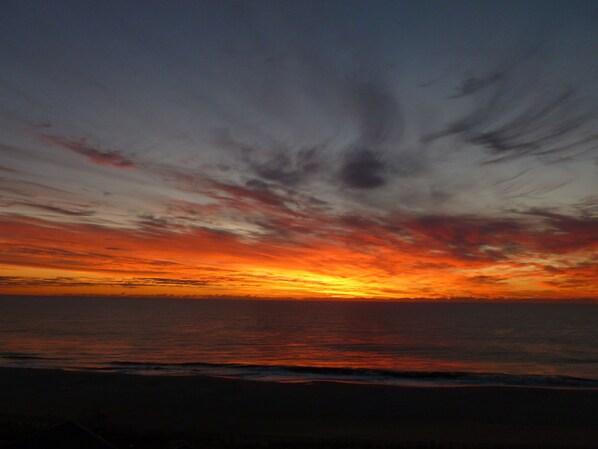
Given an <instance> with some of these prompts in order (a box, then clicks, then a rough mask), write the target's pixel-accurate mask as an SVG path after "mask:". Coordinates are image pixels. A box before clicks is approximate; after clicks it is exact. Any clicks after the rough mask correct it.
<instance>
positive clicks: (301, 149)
mask: <svg viewBox="0 0 598 449" xmlns="http://www.w3.org/2000/svg"><path fill="white" fill-rule="evenodd" d="M596 54H598V5H596V3H595V2H593V1H587V2H584V1H557V2H555V1H531V2H530V1H527V2H526V1H514V2H509V1H501V2H493V1H492V2H491V1H471V2H469V1H452V2H444V1H332V0H330V1H326V2H321V1H301V2H298V1H236V0H235V1H232V0H230V1H227V0H223V1H213V2H209V1H200V2H197V1H189V2H187V1H182V0H181V1H174V2H166V1H149V0H148V1H137V2H135V1H131V2H121V1H86V2H80V1H55V2H46V1H30V0H25V1H22V0H18V1H17V0H8V1H2V2H0V61H1V64H0V98H1V100H0V291H2V292H3V293H4V294H33V295H46V294H47V295H62V294H76V295H86V294H91V295H131V296H144V295H145V296H150V295H160V296H165V295H169V296H192V297H213V296H217V297H244V296H256V297H265V298H270V297H273V298H379V299H405V298H432V299H441V298H480V299H497V298H503V299H504V298H506V299H513V300H522V299H542V298H545V299H568V300H576V299H588V298H598V176H597V175H598V63H597V62H596V58H595V55H596Z"/></svg>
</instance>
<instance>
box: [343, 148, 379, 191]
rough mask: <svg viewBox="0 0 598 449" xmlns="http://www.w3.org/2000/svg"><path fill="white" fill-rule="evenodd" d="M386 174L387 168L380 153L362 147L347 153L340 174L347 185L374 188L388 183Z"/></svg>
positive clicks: (356, 187)
mask: <svg viewBox="0 0 598 449" xmlns="http://www.w3.org/2000/svg"><path fill="white" fill-rule="evenodd" d="M386 174H387V168H386V166H385V164H384V162H383V160H382V157H381V156H380V154H379V153H377V152H374V151H372V150H368V149H360V150H353V151H351V152H349V153H347V154H345V157H344V159H343V161H342V166H341V169H340V174H339V176H340V179H341V181H342V183H343V185H345V186H346V187H351V188H355V189H374V188H377V187H381V186H383V185H384V184H385V183H386V179H385V178H386Z"/></svg>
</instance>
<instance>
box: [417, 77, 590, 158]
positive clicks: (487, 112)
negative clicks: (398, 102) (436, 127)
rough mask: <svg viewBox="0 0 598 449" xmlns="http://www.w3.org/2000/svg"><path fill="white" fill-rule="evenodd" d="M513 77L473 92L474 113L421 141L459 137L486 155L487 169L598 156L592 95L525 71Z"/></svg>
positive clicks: (491, 83)
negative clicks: (490, 165)
mask: <svg viewBox="0 0 598 449" xmlns="http://www.w3.org/2000/svg"><path fill="white" fill-rule="evenodd" d="M509 75H510V76H509V77H507V76H505V75H504V74H503V75H501V76H500V77H498V78H495V79H492V82H484V83H483V84H484V85H483V88H482V87H480V88H479V89H472V90H471V92H469V93H468V97H471V98H472V99H473V107H472V108H471V111H470V112H469V113H468V114H466V115H464V116H463V117H462V118H460V119H458V120H455V121H453V122H452V123H450V124H449V125H448V126H446V127H445V129H444V130H441V131H439V132H436V133H432V134H429V135H428V136H424V137H423V139H422V141H423V142H432V141H435V140H437V139H441V138H444V137H447V136H455V137H458V138H459V139H460V140H461V141H462V142H463V143H465V144H470V145H473V146H476V147H479V148H483V149H484V150H485V151H486V152H488V153H489V154H490V156H491V159H488V160H487V161H486V163H487V164H488V163H497V162H504V161H509V160H513V159H518V158H522V157H526V156H535V157H539V158H543V160H544V161H546V162H552V161H558V160H559V158H563V157H576V156H581V155H585V154H588V153H596V152H597V150H598V133H596V131H595V128H596V125H597V124H598V104H596V101H595V100H594V99H592V98H591V96H590V95H589V94H587V93H585V92H583V90H582V88H581V87H576V88H574V87H571V86H568V85H563V84H561V83H559V82H557V81H549V80H546V79H542V80H531V79H529V78H528V76H529V75H526V74H524V73H521V72H514V73H513V72H510V73H509Z"/></svg>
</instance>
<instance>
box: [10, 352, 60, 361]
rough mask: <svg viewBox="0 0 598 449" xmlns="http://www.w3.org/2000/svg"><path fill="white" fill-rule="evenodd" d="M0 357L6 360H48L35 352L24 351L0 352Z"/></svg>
mask: <svg viewBox="0 0 598 449" xmlns="http://www.w3.org/2000/svg"><path fill="white" fill-rule="evenodd" d="M0 359H8V360H49V358H48V357H42V356H39V355H35V354H27V353H24V352H0Z"/></svg>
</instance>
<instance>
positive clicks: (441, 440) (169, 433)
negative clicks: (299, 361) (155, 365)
mask: <svg viewBox="0 0 598 449" xmlns="http://www.w3.org/2000/svg"><path fill="white" fill-rule="evenodd" d="M65 420H74V421H77V422H79V423H81V424H83V425H85V426H87V427H89V428H90V429H92V430H94V431H96V432H98V433H99V434H100V435H102V436H104V437H105V438H107V439H108V441H114V442H115V443H117V445H118V447H124V446H123V444H124V443H125V444H126V445H127V446H131V445H132V446H133V447H139V446H138V445H139V444H143V446H144V447H168V446H165V445H164V444H170V443H168V442H172V441H175V440H177V439H178V440H185V441H191V442H195V443H196V444H197V443H200V444H201V443H202V442H204V443H206V444H208V445H209V446H210V447H224V446H226V447H254V446H256V445H257V446H264V445H266V446H276V445H277V444H280V445H283V446H286V447H293V446H294V445H295V446H296V445H299V446H306V445H307V446H311V447H320V446H322V445H324V446H326V447H340V446H346V445H347V444H349V443H350V445H357V446H359V447H385V446H389V447H390V446H394V447H496V448H498V447H542V448H549V447H550V448H557V447H562V448H565V447H568V448H574V447H579V448H585V447H596V446H597V445H598V390H580V389H575V390H574V389H541V388H526V387H425V388H417V387H414V388H411V387H400V386H385V385H364V384H350V383H340V382H311V383H277V382H263V381H248V380H241V379H224V378H213V377H206V376H147V375H146V376H143V375H130V374H116V373H97V372H74V371H61V370H46V369H28V368H0V422H1V424H2V434H1V435H0V443H5V442H7V441H8V440H9V439H11V438H13V437H15V436H18V435H17V434H19V432H20V433H26V432H27V431H29V430H34V429H39V428H44V427H46V426H48V425H52V424H55V423H59V422H62V421H65ZM324 446H322V447H324Z"/></svg>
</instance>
